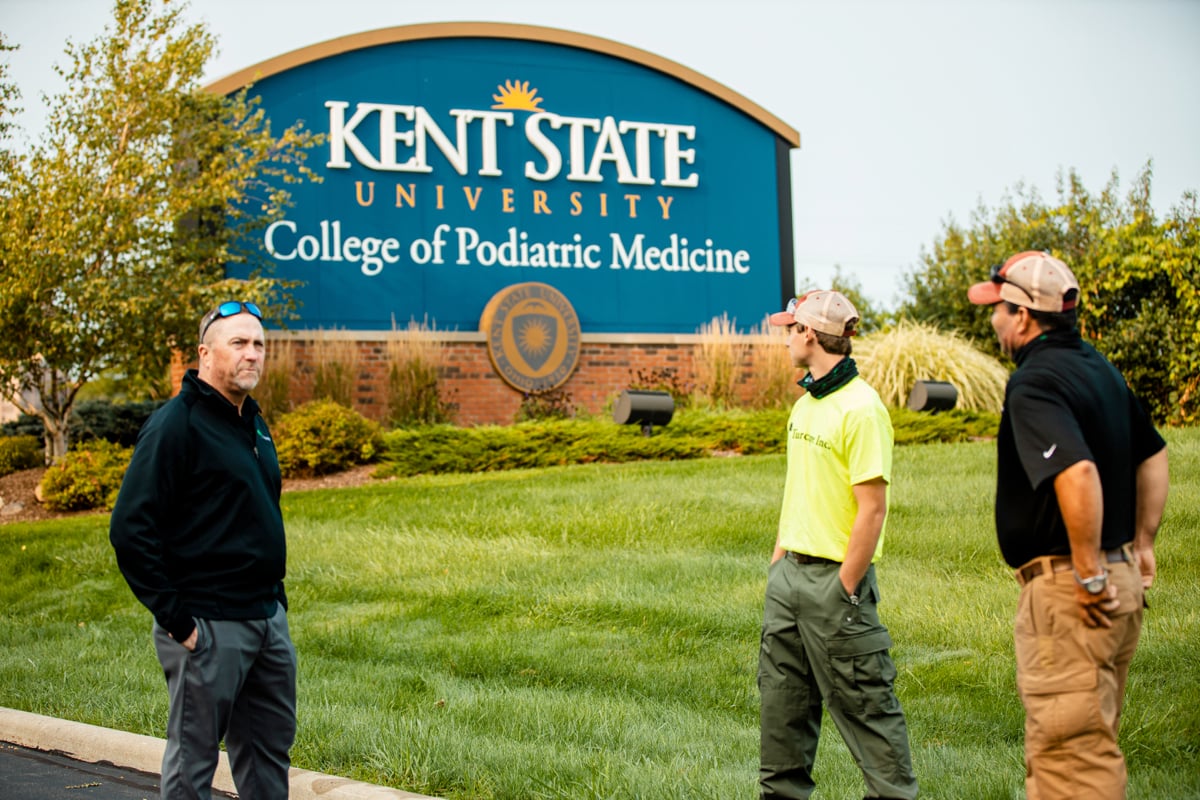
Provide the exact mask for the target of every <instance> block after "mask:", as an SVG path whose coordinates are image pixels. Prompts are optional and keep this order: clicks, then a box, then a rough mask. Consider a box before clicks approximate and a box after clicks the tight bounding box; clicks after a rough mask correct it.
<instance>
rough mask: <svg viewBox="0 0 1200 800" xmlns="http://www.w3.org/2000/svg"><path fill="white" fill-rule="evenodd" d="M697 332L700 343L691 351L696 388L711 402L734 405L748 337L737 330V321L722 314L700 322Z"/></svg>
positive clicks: (745, 355)
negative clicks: (701, 323) (703, 322)
mask: <svg viewBox="0 0 1200 800" xmlns="http://www.w3.org/2000/svg"><path fill="white" fill-rule="evenodd" d="M698 333H699V335H700V343H699V346H698V347H696V349H695V352H694V355H693V358H694V359H695V361H694V367H695V375H696V392H697V393H698V394H699V395H700V396H701V397H702V398H703V399H704V400H706V401H707V402H708V403H709V404H710V405H712V406H715V407H717V408H733V407H735V406H736V405H737V404H738V387H739V385H740V383H741V380H742V368H743V365H744V364H745V363H746V359H747V356H748V355H749V353H750V340H749V337H747V336H746V335H745V334H742V333H739V332H738V329H737V321H736V320H732V319H730V318H729V317H728V316H727V315H725V314H722V315H721V316H719V317H713V318H712V319H711V320H710V321H708V322H706V323H705V324H703V325H701V326H700V330H699V332H698Z"/></svg>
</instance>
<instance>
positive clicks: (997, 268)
mask: <svg viewBox="0 0 1200 800" xmlns="http://www.w3.org/2000/svg"><path fill="white" fill-rule="evenodd" d="M990 277H991V280H992V283H994V284H996V285H997V286H1000V285H1003V284H1005V283H1007V284H1008V285H1009V286H1015V287H1017V288H1018V289H1020V290H1021V292H1022V293H1023V294H1024V295H1025V296H1026V297H1028V298H1029V299H1030V300H1032V299H1033V295H1031V294H1030V293H1029V290H1028V289H1026V288H1025V287H1024V286H1022V285H1021V284H1019V283H1017V282H1016V281H1010V280H1009V279H1008V278H1006V277H1005V276H1004V265H1003V264H996V265H994V266H993V267H992V274H991V276H990Z"/></svg>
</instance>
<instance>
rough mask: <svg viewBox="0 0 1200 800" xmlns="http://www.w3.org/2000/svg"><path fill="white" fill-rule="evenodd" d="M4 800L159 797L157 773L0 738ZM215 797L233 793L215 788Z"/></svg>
mask: <svg viewBox="0 0 1200 800" xmlns="http://www.w3.org/2000/svg"><path fill="white" fill-rule="evenodd" d="M0 796H3V797H4V800H86V799H87V798H97V799H99V798H103V800H156V798H157V797H158V776H157V775H153V774H151V773H148V772H139V771H137V770H132V769H125V768H122V767H117V766H114V765H113V764H110V763H99V764H91V763H88V762H86V761H78V760H76V759H73V758H68V757H67V756H64V755H62V754H60V753H47V752H43V751H41V750H31V749H29V748H28V747H21V746H19V745H15V744H12V743H10V742H0ZM213 797H214V798H216V797H233V795H229V794H225V793H224V792H220V793H217V792H214V793H213Z"/></svg>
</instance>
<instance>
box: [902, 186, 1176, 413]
mask: <svg viewBox="0 0 1200 800" xmlns="http://www.w3.org/2000/svg"><path fill="white" fill-rule="evenodd" d="M1152 177H1153V173H1152V169H1151V164H1149V163H1147V164H1146V166H1145V167H1144V168H1143V169H1142V171H1141V172H1140V173H1139V174H1138V175H1137V177H1136V178H1135V180H1134V182H1133V186H1132V188H1131V189H1130V190H1129V191H1128V193H1127V194H1125V195H1124V196H1122V194H1121V192H1120V184H1119V181H1118V178H1117V175H1116V173H1115V172H1114V173H1113V174H1112V176H1111V177H1110V178H1109V181H1108V183H1107V185H1106V186H1105V187H1104V189H1103V190H1102V191H1101V192H1100V193H1099V194H1095V195H1093V194H1091V193H1089V192H1088V191H1087V189H1086V188H1085V187H1084V186H1083V182H1082V181H1081V180H1080V178H1079V176H1078V175H1077V174H1076V173H1075V171H1074V170H1072V171H1070V172H1068V173H1067V174H1066V175H1065V176H1063V175H1060V176H1059V180H1058V186H1057V194H1058V198H1057V203H1056V204H1052V205H1048V204H1046V203H1045V202H1043V201H1042V200H1041V198H1040V197H1039V196H1038V194H1037V192H1036V191H1034V190H1027V189H1026V188H1025V187H1023V186H1020V185H1018V187H1017V189H1016V197H1015V199H1013V198H1011V197H1010V198H1007V199H1006V200H1005V202H1004V204H1003V205H1002V206H1001V207H999V208H998V209H996V210H995V211H994V212H993V211H990V210H989V209H987V208H986V207H984V206H983V205H980V206H979V208H977V209H976V211H975V212H974V213H973V214H972V219H971V225H970V226H969V227H966V228H964V227H961V226H959V225H957V224H956V223H955V222H954V221H953V220H951V221H950V222H948V223H947V224H946V225H945V228H944V230H943V232H942V234H941V235H940V236H939V237H938V238H937V239H936V240H935V242H934V244H933V248H932V250H931V251H930V252H924V251H923V252H922V254H921V265H920V266H919V267H918V268H916V269H915V270H914V271H913V272H911V273H910V274H909V275H907V276H905V284H906V286H905V288H906V292H907V295H908V299H907V300H906V301H905V302H904V303H902V304H901V306H900V308H899V310H898V313H899V314H900V315H901V316H904V317H909V318H912V319H914V320H918V321H924V322H930V323H933V324H935V325H937V326H939V327H942V328H945V329H950V330H959V331H961V332H963V333H965V334H967V335H968V336H970V337H971V338H972V339H974V340H975V341H977V342H978V343H979V345H980V346H981V347H982V348H984V349H986V350H988V351H990V352H993V353H996V352H998V348H997V345H996V341H995V336H994V334H993V332H992V330H991V326H990V324H989V322H988V319H989V316H988V314H987V313H985V312H983V311H981V310H980V309H979V308H977V307H975V306H972V305H971V304H970V302H968V300H967V287H968V286H970V285H971V284H972V283H976V282H978V281H981V280H985V279H986V278H987V276H988V274H989V272H990V269H991V267H992V266H993V265H995V264H999V263H1002V262H1003V261H1004V260H1005V259H1006V258H1007V257H1008V256H1010V255H1012V254H1014V253H1017V252H1021V251H1023V250H1045V251H1048V252H1050V253H1052V254H1053V255H1055V256H1057V257H1059V258H1061V259H1062V260H1063V261H1065V262H1066V263H1067V265H1068V266H1070V267H1071V269H1072V270H1073V271H1074V273H1075V276H1076V277H1077V278H1078V279H1079V283H1080V287H1081V292H1080V303H1079V327H1080V332H1081V334H1082V335H1083V336H1084V338H1085V339H1088V340H1089V341H1091V342H1092V343H1093V344H1094V345H1095V346H1096V348H1097V349H1098V350H1100V351H1101V352H1102V353H1104V354H1105V355H1106V356H1108V358H1109V359H1110V360H1111V361H1112V362H1113V363H1114V364H1115V365H1116V366H1117V368H1118V369H1120V370H1121V372H1122V373H1123V374H1124V375H1125V378H1126V380H1128V381H1129V383H1130V385H1131V386H1132V387H1133V388H1134V390H1135V392H1137V394H1138V395H1139V396H1141V397H1142V399H1143V400H1144V401H1145V402H1146V403H1147V404H1148V405H1149V407H1150V409H1151V412H1152V414H1153V415H1154V417H1155V419H1157V420H1159V421H1160V422H1161V421H1166V422H1171V423H1192V422H1195V421H1197V419H1198V417H1200V385H1198V384H1200V332H1198V330H1197V326H1196V323H1195V320H1197V319H1200V291H1198V288H1197V287H1198V286H1200V215H1198V214H1197V201H1196V194H1195V192H1187V193H1185V194H1184V195H1183V198H1182V199H1181V200H1180V202H1179V203H1178V204H1177V205H1176V206H1175V207H1174V208H1172V210H1171V211H1170V213H1169V214H1168V216H1167V218H1166V219H1164V220H1162V221H1159V220H1157V219H1156V217H1155V213H1154V209H1153V207H1152V206H1151V203H1150V190H1151V182H1152Z"/></svg>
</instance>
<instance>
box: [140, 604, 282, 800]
mask: <svg viewBox="0 0 1200 800" xmlns="http://www.w3.org/2000/svg"><path fill="white" fill-rule="evenodd" d="M196 627H197V637H198V638H197V640H196V649H195V650H193V651H191V652H188V651H187V649H185V648H184V647H183V646H182V645H181V644H179V643H178V642H176V641H175V640H174V639H172V638H171V637H170V636H168V635H167V632H166V631H165V630H163V629H162V628H161V627H160V626H158V625H157V624H156V625H155V626H154V647H155V650H157V652H158V660H159V662H160V663H161V664H162V668H163V673H164V674H165V675H166V678H167V692H168V694H169V697H170V711H169V712H168V717H167V749H166V752H165V753H164V755H163V765H162V798H163V800H182V799H184V798H186V799H187V800H197V799H199V800H205V799H206V798H210V797H211V796H212V779H213V773H214V772H215V771H216V768H217V756H218V753H219V745H220V742H221V739H222V738H224V739H225V746H226V748H227V749H228V751H229V764H230V768H231V770H232V772H233V782H234V784H235V785H236V786H237V790H238V796H239V797H241V798H242V800H286V798H287V796H288V768H289V766H290V765H291V761H290V758H289V756H288V751H289V750H290V749H291V746H292V741H293V740H294V739H295V736H296V650H295V648H293V647H292V640H291V637H290V635H289V634H288V625H287V613H286V612H285V611H284V610H283V606H279V607H278V610H277V611H276V612H275V616H274V617H272V618H271V619H257V620H217V619H214V620H208V619H197V620H196Z"/></svg>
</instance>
